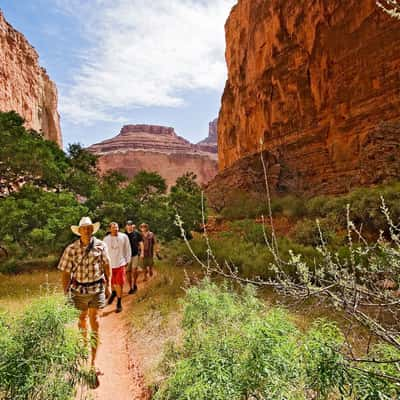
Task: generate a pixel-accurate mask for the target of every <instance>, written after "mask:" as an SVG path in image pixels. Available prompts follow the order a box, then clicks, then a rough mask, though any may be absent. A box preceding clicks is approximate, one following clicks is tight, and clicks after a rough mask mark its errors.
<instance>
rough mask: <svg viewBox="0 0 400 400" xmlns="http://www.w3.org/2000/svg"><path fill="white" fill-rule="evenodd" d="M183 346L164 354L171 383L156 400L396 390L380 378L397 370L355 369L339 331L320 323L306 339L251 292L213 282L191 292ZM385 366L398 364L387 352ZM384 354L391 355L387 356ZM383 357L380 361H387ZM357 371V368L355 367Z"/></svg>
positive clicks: (299, 397)
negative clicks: (234, 289)
mask: <svg viewBox="0 0 400 400" xmlns="http://www.w3.org/2000/svg"><path fill="white" fill-rule="evenodd" d="M183 306H184V315H183V320H182V328H183V331H184V335H183V340H182V342H180V343H179V344H175V346H172V345H171V344H170V343H169V345H168V348H167V349H166V350H167V351H166V353H165V359H164V362H163V364H162V366H161V367H162V368H163V371H164V373H166V374H167V377H166V379H165V380H164V381H163V382H162V383H161V386H160V387H159V390H158V391H157V392H156V394H155V396H154V399H155V400H191V399H196V400H209V399H213V400H243V399H274V400H275V399H276V400H306V399H310V398H318V399H325V400H327V399H339V398H340V399H343V400H345V399H348V400H350V399H395V398H398V396H399V394H400V391H399V389H398V387H397V386H396V384H395V383H392V382H391V381H390V380H389V381H385V380H384V379H382V378H379V377H378V376H377V374H378V373H381V374H382V375H384V374H385V373H388V372H389V370H390V369H392V370H393V371H390V372H393V374H394V375H393V374H392V376H399V375H400V374H399V372H398V370H397V372H396V365H394V364H389V365H388V364H378V365H375V364H373V363H370V364H368V367H367V369H369V371H370V372H371V373H372V374H368V373H367V374H365V373H361V372H360V371H359V370H358V369H353V368H352V364H351V363H349V362H347V360H346V358H345V357H344V356H343V355H342V354H341V353H340V350H341V349H342V348H343V346H344V343H345V339H344V336H343V335H342V333H341V332H340V330H339V329H338V327H337V326H336V325H334V324H333V323H330V322H327V321H325V320H317V321H315V323H314V324H313V326H312V327H311V329H310V330H309V331H308V332H306V333H302V332H300V331H299V329H297V328H296V326H295V325H294V323H293V322H292V321H291V318H290V315H289V314H288V313H287V312H285V311H283V310H281V309H267V308H266V306H265V305H264V304H263V303H262V302H261V301H259V300H258V299H257V298H256V297H255V293H254V290H253V288H251V287H246V288H244V289H242V291H241V293H238V292H234V291H232V290H231V289H229V287H227V286H226V285H222V286H221V287H218V286H216V285H215V284H212V283H210V282H209V281H208V280H205V281H203V282H202V283H200V285H199V286H198V287H192V288H190V289H189V290H188V291H187V295H186V298H185V299H184V301H183ZM373 351H376V352H381V353H382V352H384V355H385V357H383V358H385V359H391V358H392V359H397V358H398V355H397V354H393V351H390V350H389V347H388V346H382V345H380V346H377V347H376V348H375V349H374V350H373ZM385 352H386V353H385ZM381 356H382V354H381ZM355 366H356V367H357V368H359V367H360V365H359V364H357V363H356V364H355Z"/></svg>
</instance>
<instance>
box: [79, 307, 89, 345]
mask: <svg viewBox="0 0 400 400" xmlns="http://www.w3.org/2000/svg"><path fill="white" fill-rule="evenodd" d="M87 317H88V310H86V311H81V313H80V315H79V321H78V327H79V330H80V331H81V332H82V335H83V338H84V339H85V344H87Z"/></svg>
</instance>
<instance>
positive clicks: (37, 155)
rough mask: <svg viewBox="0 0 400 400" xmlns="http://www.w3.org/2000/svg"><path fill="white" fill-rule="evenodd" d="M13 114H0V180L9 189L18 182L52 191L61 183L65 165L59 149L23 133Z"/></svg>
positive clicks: (63, 180) (63, 178) (39, 138)
mask: <svg viewBox="0 0 400 400" xmlns="http://www.w3.org/2000/svg"><path fill="white" fill-rule="evenodd" d="M23 123H24V120H23V119H22V118H21V117H20V116H19V115H18V114H17V113H15V112H13V111H11V112H7V113H2V112H0V176H1V178H2V180H4V183H5V184H7V185H13V184H15V183H16V182H18V181H19V180H20V179H24V180H25V181H27V182H31V183H35V184H37V185H42V186H49V187H55V186H58V185H60V184H63V183H64V182H65V171H66V169H67V167H68V161H67V158H66V156H65V154H64V153H63V151H62V150H61V149H59V148H58V146H57V145H56V144H55V143H53V142H51V141H48V140H44V139H43V138H42V137H41V135H40V134H38V133H36V132H34V131H27V130H26V129H25V128H24V126H23Z"/></svg>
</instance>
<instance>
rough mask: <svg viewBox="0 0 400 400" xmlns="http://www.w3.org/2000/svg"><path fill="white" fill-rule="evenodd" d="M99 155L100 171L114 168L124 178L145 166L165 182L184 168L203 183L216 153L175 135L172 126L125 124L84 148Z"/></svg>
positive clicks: (214, 164)
mask: <svg viewBox="0 0 400 400" xmlns="http://www.w3.org/2000/svg"><path fill="white" fill-rule="evenodd" d="M88 150H89V151H91V152H92V153H94V154H96V155H98V156H99V162H98V165H99V169H100V172H101V173H105V172H107V171H110V170H115V171H118V172H120V173H122V174H123V175H125V176H127V177H128V178H133V177H134V176H135V175H136V174H137V173H138V172H140V171H142V170H145V171H149V172H151V171H152V172H157V173H159V174H160V175H161V176H162V177H163V178H165V180H166V181H167V184H168V186H171V185H173V184H174V183H175V181H176V179H177V178H178V177H180V176H182V175H183V174H184V173H186V172H194V173H195V174H196V175H197V178H198V182H199V183H200V184H205V183H207V182H208V181H210V180H211V179H212V178H213V177H214V176H215V174H216V173H217V169H218V167H217V154H215V153H211V152H208V151H204V150H202V149H201V148H199V146H197V145H194V144H191V143H190V142H189V141H187V140H186V139H184V138H182V137H180V136H178V135H177V134H176V133H175V131H174V129H173V128H167V127H163V126H155V125H125V126H124V127H123V128H122V129H121V132H120V134H119V135H117V136H115V137H114V138H112V139H109V140H105V141H103V142H101V143H97V144H94V145H92V146H90V147H89V148H88Z"/></svg>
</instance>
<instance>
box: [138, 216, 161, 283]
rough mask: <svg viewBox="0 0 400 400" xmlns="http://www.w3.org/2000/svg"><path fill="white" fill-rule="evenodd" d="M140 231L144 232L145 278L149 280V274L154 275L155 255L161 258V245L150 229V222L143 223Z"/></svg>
mask: <svg viewBox="0 0 400 400" xmlns="http://www.w3.org/2000/svg"><path fill="white" fill-rule="evenodd" d="M140 231H141V233H142V240H143V252H142V254H143V259H142V261H143V267H144V280H145V281H146V280H147V276H149V277H152V276H153V266H154V255H156V256H157V258H160V255H159V246H158V243H157V240H156V237H155V235H154V233H153V232H151V231H150V230H149V225H148V224H145V223H143V224H141V225H140Z"/></svg>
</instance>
